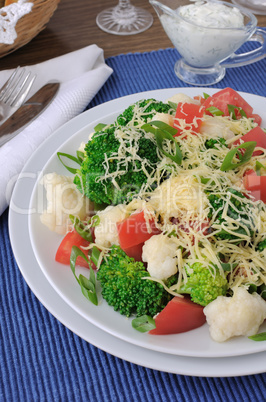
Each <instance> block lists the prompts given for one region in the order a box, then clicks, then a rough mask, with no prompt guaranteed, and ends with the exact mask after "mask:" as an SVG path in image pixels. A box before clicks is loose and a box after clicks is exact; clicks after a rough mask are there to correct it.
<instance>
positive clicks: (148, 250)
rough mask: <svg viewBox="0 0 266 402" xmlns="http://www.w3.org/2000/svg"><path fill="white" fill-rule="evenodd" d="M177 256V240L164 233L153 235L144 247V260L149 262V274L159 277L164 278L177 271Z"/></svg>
mask: <svg viewBox="0 0 266 402" xmlns="http://www.w3.org/2000/svg"><path fill="white" fill-rule="evenodd" d="M155 251H156V252H155ZM176 256H177V245H176V243H175V241H174V240H172V239H171V238H169V237H168V236H165V235H164V234H159V235H155V236H152V237H151V238H150V239H149V240H147V241H146V242H145V243H144V246H143V249H142V260H143V261H144V262H147V263H148V266H147V270H148V272H149V274H150V275H151V276H153V277H154V278H157V279H162V280H164V279H167V278H169V277H170V276H172V275H174V274H176V273H177V259H176Z"/></svg>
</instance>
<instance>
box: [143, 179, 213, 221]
mask: <svg viewBox="0 0 266 402" xmlns="http://www.w3.org/2000/svg"><path fill="white" fill-rule="evenodd" d="M149 202H150V204H151V205H152V206H153V208H154V210H156V211H157V213H158V214H159V215H160V216H161V217H162V219H163V220H164V223H165V224H167V223H168V222H169V220H170V219H171V218H178V219H183V218H184V219H185V220H186V221H189V220H190V219H191V220H194V217H199V216H202V217H203V213H204V211H205V209H206V206H207V196H206V194H205V193H204V191H203V189H202V185H201V183H199V182H198V181H197V179H196V178H195V177H193V176H189V177H187V176H186V175H183V176H182V175H179V176H175V177H171V178H169V179H167V180H165V181H164V182H163V183H162V184H161V185H160V186H158V187H157V189H156V190H155V191H154V192H153V193H151V194H150V200H149ZM203 218H204V217H203ZM205 218H206V217H205Z"/></svg>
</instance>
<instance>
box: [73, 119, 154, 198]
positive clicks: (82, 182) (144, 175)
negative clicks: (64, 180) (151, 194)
mask: <svg viewBox="0 0 266 402" xmlns="http://www.w3.org/2000/svg"><path fill="white" fill-rule="evenodd" d="M126 130H127V133H130V138H129V139H128V140H127V139H125V138H121V137H120V136H119V135H116V132H118V134H119V132H121V127H119V126H114V125H113V126H109V127H106V128H105V129H104V130H102V131H100V132H96V133H94V135H93V136H92V139H91V141H89V142H88V143H87V145H86V147H85V158H84V160H83V162H82V164H81V167H80V169H79V171H77V174H76V176H75V178H74V183H75V184H76V185H77V188H78V189H79V191H80V192H82V193H83V194H85V196H86V197H88V198H89V199H90V200H91V201H93V202H95V203H96V204H113V205H116V204H119V203H123V202H124V201H127V202H129V201H130V200H131V199H132V198H133V197H134V195H136V194H138V193H139V191H140V189H141V187H142V185H143V184H145V183H146V182H147V179H148V176H149V175H150V176H152V174H153V172H155V169H156V167H157V164H158V161H159V154H158V148H157V145H156V141H155V139H154V141H152V139H151V138H148V137H145V135H144V134H143V132H142V131H141V135H140V130H138V129H130V128H126ZM121 147H124V148H125V153H124V155H123V156H122V157H121V156H119V149H121ZM127 149H128V151H127ZM143 164H144V165H143ZM143 166H145V169H143ZM146 190H147V191H149V188H147V189H146Z"/></svg>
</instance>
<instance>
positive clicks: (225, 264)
mask: <svg viewBox="0 0 266 402" xmlns="http://www.w3.org/2000/svg"><path fill="white" fill-rule="evenodd" d="M237 265H238V264H237V263H235V264H230V263H229V262H221V266H222V268H223V270H224V271H225V272H227V271H229V272H230V271H232V270H233V269H235V268H236V267H237Z"/></svg>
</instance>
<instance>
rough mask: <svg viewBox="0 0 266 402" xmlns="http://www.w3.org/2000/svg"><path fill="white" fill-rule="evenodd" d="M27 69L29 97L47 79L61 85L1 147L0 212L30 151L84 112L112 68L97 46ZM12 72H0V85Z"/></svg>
mask: <svg viewBox="0 0 266 402" xmlns="http://www.w3.org/2000/svg"><path fill="white" fill-rule="evenodd" d="M27 68H28V69H29V70H30V71H32V73H34V74H36V75H37V77H36V79H35V82H34V84H33V86H32V89H31V91H30V93H29V96H28V98H30V97H31V96H32V95H33V94H34V93H35V92H37V91H38V90H39V89H40V88H41V87H42V86H43V85H45V84H46V83H48V82H51V81H59V82H60V83H61V85H60V88H59V91H58V93H57V95H56V97H55V98H54V100H53V101H52V102H51V104H50V105H49V106H48V108H47V109H46V110H45V111H44V112H43V113H42V114H41V115H40V116H39V117H38V118H37V119H35V120H34V121H33V122H32V123H31V124H30V125H28V126H26V127H25V128H24V130H23V131H22V132H21V133H19V134H18V135H17V136H16V137H14V138H13V139H11V140H10V141H9V142H7V143H6V144H4V145H3V146H2V147H1V148H0V215H1V214H2V213H3V212H4V210H5V209H6V208H7V206H8V204H9V201H10V198H11V195H12V191H13V188H14V185H15V183H16V180H17V177H18V175H19V173H20V172H21V170H22V168H23V166H24V165H25V163H26V161H27V160H28V159H29V158H30V156H31V155H32V153H33V152H34V151H35V150H36V149H37V148H38V146H39V145H40V144H41V143H42V142H43V141H44V140H45V139H46V138H48V136H50V135H51V134H52V133H53V132H54V131H55V130H56V129H57V128H59V127H60V126H62V125H63V124H64V123H66V122H67V121H68V120H70V119H72V118H73V117H75V116H76V115H78V114H80V113H81V112H83V111H84V109H85V108H86V106H87V105H88V104H89V102H90V101H91V100H92V99H93V98H94V96H95V95H96V93H97V92H98V91H99V90H100V88H101V87H102V85H103V84H104V83H105V81H106V80H107V79H108V77H109V76H110V75H111V74H112V71H113V70H112V69H111V68H110V67H108V66H107V65H106V64H105V61H104V55H103V50H102V49H100V48H99V47H98V46H96V45H91V46H88V47H85V48H83V49H80V50H77V51H74V52H71V53H68V54H66V55H63V56H60V57H56V58H54V59H51V60H48V61H45V62H43V63H40V64H36V65H34V66H29V67H27ZM11 72H12V71H10V70H6V71H1V72H0V87H1V86H2V85H3V84H4V82H5V81H6V80H7V79H8V77H9V76H10V75H11Z"/></svg>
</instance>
